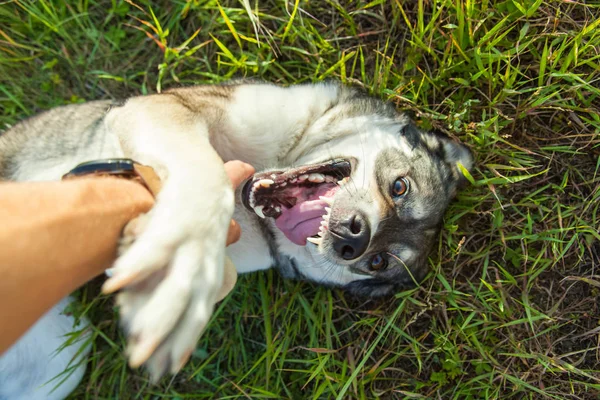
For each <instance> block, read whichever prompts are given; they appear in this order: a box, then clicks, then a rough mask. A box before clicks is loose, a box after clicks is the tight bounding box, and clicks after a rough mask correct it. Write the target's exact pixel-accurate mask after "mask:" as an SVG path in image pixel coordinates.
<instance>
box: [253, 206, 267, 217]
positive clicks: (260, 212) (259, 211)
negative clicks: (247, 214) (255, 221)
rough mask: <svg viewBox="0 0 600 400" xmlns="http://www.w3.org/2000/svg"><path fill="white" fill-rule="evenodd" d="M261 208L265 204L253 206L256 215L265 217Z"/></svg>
mask: <svg viewBox="0 0 600 400" xmlns="http://www.w3.org/2000/svg"><path fill="white" fill-rule="evenodd" d="M263 208H265V206H256V207H254V212H255V213H256V215H258V216H259V217H261V218H262V219H265V214H264V213H263Z"/></svg>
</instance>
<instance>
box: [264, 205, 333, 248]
mask: <svg viewBox="0 0 600 400" xmlns="http://www.w3.org/2000/svg"><path fill="white" fill-rule="evenodd" d="M325 207H327V203H325V202H324V201H323V200H312V201H305V202H303V203H299V204H297V205H295V206H294V207H292V208H285V207H284V208H283V209H282V210H281V215H280V216H279V218H277V220H276V221H275V225H276V226H277V227H278V228H279V230H280V231H281V232H283V234H284V235H285V236H286V237H287V238H288V239H290V240H291V241H292V242H293V243H295V244H297V245H300V246H304V245H305V244H306V238H307V237H310V236H314V235H316V234H317V233H318V232H319V227H320V226H321V221H322V220H323V215H325Z"/></svg>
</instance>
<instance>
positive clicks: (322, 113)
mask: <svg viewBox="0 0 600 400" xmlns="http://www.w3.org/2000/svg"><path fill="white" fill-rule="evenodd" d="M114 157H128V158H132V159H135V160H136V161H138V162H140V163H143V164H147V165H150V166H153V167H154V168H155V170H156V171H157V172H158V174H159V175H160V177H161V178H162V180H163V182H164V186H163V190H162V191H161V193H160V194H159V196H158V199H157V203H156V205H155V207H154V209H153V210H152V211H151V213H150V219H149V223H148V226H147V228H146V230H145V231H144V232H143V233H142V234H141V235H140V237H139V238H138V239H137V240H136V242H135V243H134V244H133V245H132V247H131V248H130V249H129V250H128V251H126V252H125V254H123V255H122V256H121V257H119V259H118V260H117V261H116V263H115V266H114V270H113V273H114V276H113V278H111V279H113V280H116V281H117V286H119V287H122V289H123V291H122V292H121V293H122V294H121V295H120V296H121V297H120V298H119V304H120V306H121V307H120V310H121V319H122V323H123V324H124V326H125V327H126V330H127V333H128V338H129V346H128V356H129V358H130V362H131V363H132V364H134V365H139V364H141V363H142V362H144V361H146V360H147V359H148V357H149V359H148V360H147V362H146V366H147V367H148V369H149V371H150V372H151V374H152V375H153V376H154V377H159V376H160V375H162V374H163V373H165V372H167V371H170V372H176V371H177V370H178V369H179V368H180V367H181V366H182V364H183V363H185V361H186V360H187V357H188V355H189V353H190V352H191V351H192V349H193V348H194V346H195V343H196V341H197V340H198V337H199V335H200V334H201V332H202V329H203V328H204V326H205V325H206V323H207V322H208V320H209V318H210V316H211V313H212V308H213V305H214V303H215V298H216V295H217V291H218V289H219V287H220V284H221V282H222V279H223V264H224V262H225V256H226V252H227V255H228V256H229V257H230V258H231V259H232V260H233V262H234V264H235V265H236V268H237V269H238V271H239V272H249V271H256V270H261V269H267V268H270V267H277V268H278V269H279V270H280V271H281V272H282V274H283V275H284V276H286V277H294V278H301V279H308V280H311V281H315V282H317V283H321V284H325V285H329V286H339V287H345V288H347V289H348V290H350V291H352V292H354V293H358V294H361V295H369V296H378V295H387V294H391V293H393V292H394V291H396V290H398V289H401V288H402V287H404V286H406V285H410V284H412V283H413V282H416V281H418V280H419V279H421V278H422V277H423V276H424V274H425V272H426V270H427V264H426V260H427V254H428V252H429V249H430V247H431V244H432V243H433V241H434V239H435V236H436V233H437V232H438V229H439V226H440V223H441V220H442V216H443V213H444V211H445V209H446V207H447V205H448V203H449V202H450V200H451V198H452V197H453V196H454V194H455V192H456V189H457V187H458V186H459V184H460V182H461V181H462V179H463V176H462V174H461V172H460V169H459V167H458V166H457V164H458V163H460V164H462V165H463V166H464V167H465V168H467V169H468V168H470V167H471V164H472V158H471V155H470V152H469V151H468V150H467V149H466V148H465V147H464V146H462V145H460V144H459V143H456V142H454V141H451V140H450V139H448V138H444V137H440V136H437V135H434V134H431V133H426V132H421V131H420V130H418V129H417V128H416V127H415V126H414V125H412V124H411V123H410V122H409V120H408V119H407V118H406V117H405V116H404V115H402V114H398V113H397V112H396V111H395V110H394V108H393V107H392V106H391V105H388V104H385V103H383V102H381V101H379V100H376V99H373V98H370V97H367V96H365V95H363V94H362V93H361V92H359V91H357V90H355V89H351V88H348V87H344V86H341V85H339V84H337V83H332V82H328V83H321V84H314V85H299V86H292V87H288V88H282V87H278V86H275V85H270V84H262V83H232V84H227V85H221V86H196V87H190V88H179V89H174V90H170V91H167V92H165V93H163V94H157V95H149V96H143V97H134V98H131V99H129V100H127V101H126V102H123V103H117V102H111V101H96V102H89V103H85V104H81V105H69V106H64V107H60V108H57V109H54V110H51V111H48V112H45V113H42V114H40V115H38V116H35V117H33V118H30V119H28V120H26V121H23V122H21V123H20V124H18V125H16V126H14V127H13V128H12V129H10V130H8V131H7V132H5V133H4V134H2V135H1V136H0V179H4V180H15V181H45V180H57V179H59V178H60V177H61V176H62V175H63V174H64V173H65V172H67V171H69V170H70V169H71V168H73V167H74V166H75V165H77V164H78V163H81V162H84V161H89V160H95V159H103V158H114ZM333 159H342V160H345V162H346V164H345V165H346V166H350V169H347V173H346V174H345V175H346V178H347V179H342V180H341V181H340V182H338V185H339V186H340V187H339V188H337V187H336V188H335V189H336V190H337V191H333V195H331V196H330V198H329V200H328V202H329V203H331V202H332V205H331V209H327V211H326V217H324V221H325V222H323V223H322V225H324V226H325V229H324V230H322V232H321V233H319V235H320V236H315V237H314V238H311V239H310V240H311V241H313V242H315V243H316V244H312V243H307V244H306V245H302V244H294V242H292V241H291V240H289V239H288V238H287V237H286V235H284V234H283V233H282V232H283V231H282V230H280V229H278V228H277V227H276V225H275V219H274V218H269V217H268V216H267V218H265V219H262V218H259V217H258V216H257V213H258V214H260V213H261V212H260V210H258V211H257V212H253V211H252V210H253V204H250V205H248V199H247V198H246V199H244V201H242V197H243V196H246V195H247V193H246V194H242V193H241V189H240V190H238V192H237V195H236V196H234V192H233V190H232V189H231V185H230V184H229V182H228V179H227V175H226V174H225V172H224V169H223V162H224V161H229V160H242V161H245V162H248V163H250V164H252V165H253V166H254V167H255V168H256V170H257V171H258V173H257V174H256V175H255V177H256V179H254V181H251V183H250V186H252V182H255V183H256V182H258V183H257V184H256V185H255V186H253V187H257V188H258V189H259V190H263V188H264V187H267V188H268V186H269V184H270V183H269V180H270V179H271V178H272V179H271V182H273V180H276V179H277V177H281V176H284V175H282V174H285V173H286V172H289V171H294V170H295V169H298V168H299V169H298V171H300V172H302V171H303V168H306V166H309V167H308V169H309V171H308V172H311V171H310V166H312V165H317V164H320V163H327V162H328V161H329V160H333ZM330 172H331V173H332V174H334V172H335V171H330ZM338 172H339V171H338ZM343 175H344V173H342V174H341V175H340V176H338V178H343V177H344V176H343ZM305 178H306V177H305ZM260 179H263V180H262V181H260ZM264 179H267V181H265V180H264ZM311 179H313V178H311ZM398 180H401V183H397V181H398ZM261 182H262V184H261ZM265 182H266V184H265ZM402 182H404V184H406V185H408V188H407V187H404V186H402ZM286 183H287V182H286ZM332 185H333V184H332ZM394 185H400V186H398V187H400V188H401V189H402V188H404V189H407V191H406V193H401V194H400V195H398V196H396V194H398V191H394V192H392V193H391V192H390V190H391V188H394V187H395V186H394ZM316 187H319V186H318V185H317V186H316ZM302 190H304V189H302ZM261 193H263V195H261V196H262V197H261V199H262V200H261V201H268V199H269V197H268V196H267V195H265V194H264V193H266V192H265V191H263V192H261ZM311 193H312V192H311ZM236 198H237V200H236ZM325 200H326V199H325ZM234 204H235V205H236V206H235V213H234ZM244 204H245V205H246V206H244ZM260 207H261V208H262V206H260ZM267 207H268V205H267ZM271 212H273V209H271ZM323 213H325V211H323ZM232 216H233V218H234V219H236V220H237V221H238V222H239V224H240V225H241V227H242V232H243V234H242V237H241V240H240V241H239V242H238V243H236V244H234V245H232V246H229V247H228V248H227V249H226V248H225V238H226V233H227V227H228V225H229V220H230V218H232ZM276 216H277V215H276ZM334 228H335V229H334ZM342 231H343V232H342ZM340 232H342V233H340ZM377 257H379V258H377ZM382 260H383V261H382ZM384 264H387V265H384ZM382 266H383V267H385V268H383V267H382ZM376 267H377V268H376ZM113 282H114V281H113ZM119 282H120V283H119ZM139 282H143V283H145V284H144V285H135V287H136V289H135V290H134V289H132V287H133V286H132V283H139ZM140 287H143V288H145V289H143V290H140V289H139V288H140ZM64 306H65V302H61V304H59V305H58V306H56V307H55V308H54V309H53V310H51V311H50V312H49V313H48V315H46V316H45V317H44V318H43V319H41V320H40V321H39V322H38V323H37V325H36V326H35V327H34V328H32V329H31V330H30V331H29V332H28V334H27V335H26V336H25V337H23V338H22V339H21V340H20V341H19V342H18V343H17V344H16V345H14V346H13V347H12V348H11V349H10V350H9V351H8V352H7V353H6V354H4V355H3V356H2V357H1V358H0V399H2V400H4V399H38V398H39V399H42V398H43V399H59V398H63V397H65V396H66V395H67V394H68V393H69V392H70V391H71V390H73V389H74V388H75V386H76V385H77V384H78V382H79V380H80V379H81V376H82V374H83V371H84V369H85V363H82V366H81V367H78V368H77V369H76V371H75V373H74V374H72V375H71V376H70V377H69V378H68V379H67V380H66V381H65V382H64V383H63V384H62V385H61V386H60V387H59V389H58V390H56V391H54V392H52V393H50V392H51V390H52V388H53V386H54V385H53V384H52V383H50V384H48V385H45V386H43V385H44V383H45V382H47V381H48V380H49V379H50V378H51V377H52V376H54V375H56V374H59V373H60V372H61V371H63V370H64V369H65V367H66V366H67V364H68V363H69V361H72V360H71V359H72V358H74V355H75V354H76V352H77V350H78V347H77V346H75V345H73V346H69V347H66V348H64V349H63V350H62V351H61V352H60V353H59V356H55V355H54V351H55V350H56V349H57V348H58V347H59V346H60V343H61V341H62V340H63V335H65V334H67V333H68V332H70V331H72V330H73V329H74V327H73V326H72V320H69V319H68V318H69V317H66V316H64V315H63V316H61V315H60V311H61V309H62V308H63V307H64ZM59 319H62V325H60V326H59V325H56V324H57V322H58V321H59ZM66 320H68V321H70V322H71V323H65V321H66Z"/></svg>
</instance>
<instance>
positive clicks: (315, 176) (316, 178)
mask: <svg viewBox="0 0 600 400" xmlns="http://www.w3.org/2000/svg"><path fill="white" fill-rule="evenodd" d="M308 180H309V181H310V182H314V183H321V182H325V177H324V176H323V175H321V174H310V175H309V176H308Z"/></svg>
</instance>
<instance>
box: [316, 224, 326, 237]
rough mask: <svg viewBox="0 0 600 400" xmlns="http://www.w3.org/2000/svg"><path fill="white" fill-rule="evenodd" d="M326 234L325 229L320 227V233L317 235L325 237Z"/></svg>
mask: <svg viewBox="0 0 600 400" xmlns="http://www.w3.org/2000/svg"><path fill="white" fill-rule="evenodd" d="M324 233H325V229H323V227H322V226H320V227H319V233H317V235H319V236H321V237H323V234H324Z"/></svg>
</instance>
